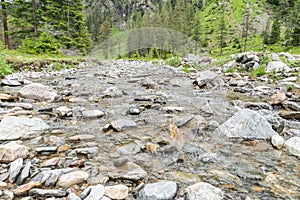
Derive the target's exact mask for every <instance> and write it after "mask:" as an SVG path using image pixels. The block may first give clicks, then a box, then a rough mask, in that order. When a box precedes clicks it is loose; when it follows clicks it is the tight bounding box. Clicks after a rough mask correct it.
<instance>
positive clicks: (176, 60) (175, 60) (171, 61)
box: [166, 57, 180, 67]
mask: <svg viewBox="0 0 300 200" xmlns="http://www.w3.org/2000/svg"><path fill="white" fill-rule="evenodd" d="M166 64H167V65H170V66H174V67H178V66H179V64H180V58H179V57H172V58H169V59H168V60H166Z"/></svg>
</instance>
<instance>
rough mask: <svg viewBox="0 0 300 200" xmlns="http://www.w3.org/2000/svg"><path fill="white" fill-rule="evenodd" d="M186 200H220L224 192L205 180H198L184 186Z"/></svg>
mask: <svg viewBox="0 0 300 200" xmlns="http://www.w3.org/2000/svg"><path fill="white" fill-rule="evenodd" d="M185 191H186V193H187V196H186V197H187V200H221V199H223V198H224V193H223V191H222V190H221V189H219V188H217V187H215V186H213V185H211V184H209V183H205V182H199V183H196V184H195V185H191V186H189V187H188V188H186V190H185Z"/></svg>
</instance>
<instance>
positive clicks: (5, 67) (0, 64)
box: [0, 56, 14, 78]
mask: <svg viewBox="0 0 300 200" xmlns="http://www.w3.org/2000/svg"><path fill="white" fill-rule="evenodd" d="M13 71H14V70H13V69H12V68H11V67H10V65H9V64H8V63H7V62H6V60H5V59H4V58H3V57H2V56H0V78H2V77H4V76H6V75H8V74H11V73H13Z"/></svg>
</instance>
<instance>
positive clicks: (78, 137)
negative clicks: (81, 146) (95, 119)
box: [68, 135, 96, 142]
mask: <svg viewBox="0 0 300 200" xmlns="http://www.w3.org/2000/svg"><path fill="white" fill-rule="evenodd" d="M95 138H96V137H95V136H94V135H75V136H71V137H69V138H68V140H69V141H74V142H79V141H89V140H94V139H95Z"/></svg>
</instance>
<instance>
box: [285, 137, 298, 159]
mask: <svg viewBox="0 0 300 200" xmlns="http://www.w3.org/2000/svg"><path fill="white" fill-rule="evenodd" d="M284 146H285V148H286V150H287V151H288V152H289V153H291V154H292V155H294V156H298V157H300V137H292V138H290V139H288V140H287V141H286V142H285V144H284Z"/></svg>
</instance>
